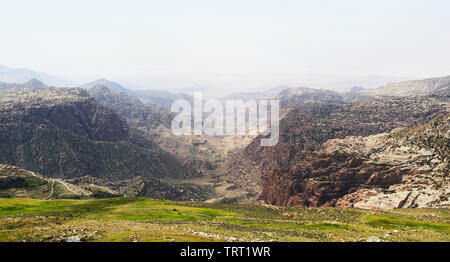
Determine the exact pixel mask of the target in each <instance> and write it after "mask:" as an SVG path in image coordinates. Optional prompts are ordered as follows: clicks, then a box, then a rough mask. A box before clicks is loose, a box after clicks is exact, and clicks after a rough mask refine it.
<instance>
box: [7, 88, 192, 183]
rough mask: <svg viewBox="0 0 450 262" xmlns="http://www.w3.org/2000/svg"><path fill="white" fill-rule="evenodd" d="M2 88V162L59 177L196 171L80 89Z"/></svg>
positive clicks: (182, 174) (111, 177)
mask: <svg viewBox="0 0 450 262" xmlns="http://www.w3.org/2000/svg"><path fill="white" fill-rule="evenodd" d="M0 92H1V93H0V162H3V163H8V164H13V165H16V166H19V167H22V168H25V169H28V170H31V171H34V172H38V173H41V174H43V175H45V176H49V177H58V178H73V177H77V176H86V175H90V176H94V177H99V178H103V179H109V180H121V179H129V178H132V177H135V176H143V177H158V178H160V177H178V178H181V177H192V176H197V175H198V174H197V173H196V172H195V170H194V169H193V168H191V167H189V166H187V165H184V164H182V163H180V162H179V161H178V160H177V159H176V158H174V157H173V156H172V155H170V154H169V153H167V152H165V151H164V150H162V149H161V148H159V147H158V146H157V145H155V144H154V143H153V142H152V141H149V140H148V139H146V138H144V137H142V136H141V135H139V132H138V131H136V130H133V129H130V128H129V127H128V124H127V123H126V121H125V120H124V119H123V118H121V117H120V116H119V115H117V114H116V113H115V112H114V111H113V110H111V109H108V108H106V107H105V106H103V105H100V104H99V103H97V102H96V100H95V99H94V98H92V97H90V96H89V94H88V93H87V91H85V90H83V89H79V88H45V89H26V88H25V89H23V88H20V89H18V88H10V89H5V90H1V91H0Z"/></svg>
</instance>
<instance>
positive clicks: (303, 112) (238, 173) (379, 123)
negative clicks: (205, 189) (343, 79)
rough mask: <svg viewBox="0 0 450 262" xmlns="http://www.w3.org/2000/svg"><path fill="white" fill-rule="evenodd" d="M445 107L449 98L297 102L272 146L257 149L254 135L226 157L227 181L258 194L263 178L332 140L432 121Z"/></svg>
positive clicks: (257, 144) (282, 123) (293, 163)
mask: <svg viewBox="0 0 450 262" xmlns="http://www.w3.org/2000/svg"><path fill="white" fill-rule="evenodd" d="M447 110H448V100H447V99H441V98H433V97H414V98H399V99H368V100H357V101H353V102H349V103H347V102H328V103H307V104H301V105H299V106H298V107H297V108H294V109H293V110H291V111H290V112H289V113H288V114H287V116H286V117H285V118H284V119H282V120H281V121H280V139H279V142H278V144H277V145H276V146H273V147H261V146H260V139H261V137H257V138H256V139H254V140H253V141H252V142H251V143H250V144H249V145H248V146H247V147H246V148H245V149H244V150H240V151H237V152H233V153H232V154H231V155H230V160H229V162H230V163H229V166H230V173H231V174H230V176H229V179H230V180H231V181H233V182H234V183H236V184H238V185H239V186H240V187H241V188H243V189H245V190H247V191H249V192H252V193H253V194H254V195H258V194H260V193H261V186H262V184H263V181H264V180H265V178H267V177H270V176H271V174H274V173H276V170H277V169H285V168H290V167H292V166H295V165H296V164H297V163H298V162H300V161H302V160H303V159H304V158H306V157H308V156H309V155H310V154H311V153H312V152H314V151H315V150H317V149H318V148H320V146H321V145H322V144H323V143H325V142H326V141H328V140H330V139H336V138H345V137H346V136H369V135H374V134H379V133H382V132H387V131H391V130H393V129H394V128H399V127H407V126H410V125H414V124H417V123H420V122H423V121H426V120H430V119H432V118H434V117H436V116H439V115H442V114H445V113H446V112H447ZM280 179H282V178H280ZM265 184H267V183H265Z"/></svg>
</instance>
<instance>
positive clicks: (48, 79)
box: [0, 65, 74, 87]
mask: <svg viewBox="0 0 450 262" xmlns="http://www.w3.org/2000/svg"><path fill="white" fill-rule="evenodd" d="M32 79H36V80H39V81H41V82H43V83H44V84H46V85H49V86H58V87H70V86H73V85H74V83H72V82H71V81H68V80H65V79H63V78H61V77H57V76H52V75H48V74H46V73H42V72H35V71H33V70H30V69H28V68H10V67H7V66H3V65H0V82H5V83H19V84H20V83H25V82H28V81H30V80H32Z"/></svg>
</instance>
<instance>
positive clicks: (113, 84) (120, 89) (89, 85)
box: [80, 78, 133, 94]
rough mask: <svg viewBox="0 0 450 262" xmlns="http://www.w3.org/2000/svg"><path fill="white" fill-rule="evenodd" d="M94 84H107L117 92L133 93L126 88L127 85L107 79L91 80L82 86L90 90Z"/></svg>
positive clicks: (111, 89)
mask: <svg viewBox="0 0 450 262" xmlns="http://www.w3.org/2000/svg"><path fill="white" fill-rule="evenodd" d="M94 86H106V87H107V88H108V89H109V90H110V91H112V92H113V93H116V94H120V93H125V94H131V93H133V92H132V91H131V90H129V89H126V88H125V87H123V86H121V85H120V84H118V83H116V82H113V81H109V80H107V79H104V78H102V79H97V80H95V81H92V82H89V83H87V84H84V85H82V86H80V87H81V88H84V89H86V90H89V89H91V88H93V87H94Z"/></svg>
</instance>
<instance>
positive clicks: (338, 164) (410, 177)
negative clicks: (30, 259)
mask: <svg viewBox="0 0 450 262" xmlns="http://www.w3.org/2000/svg"><path fill="white" fill-rule="evenodd" d="M449 154H450V115H449V114H447V115H446V116H444V117H439V118H436V119H433V120H431V121H429V122H426V123H425V124H419V125H415V126H412V127H409V128H403V129H397V130H394V131H392V132H390V133H384V134H379V135H373V136H368V137H347V138H345V139H333V140H329V141H327V142H325V143H324V144H323V146H322V147H321V148H320V149H319V150H317V151H315V152H314V153H313V154H311V155H309V156H307V157H305V158H304V159H302V160H301V161H300V162H298V163H297V164H296V165H295V167H290V168H286V169H280V170H278V171H277V172H274V173H272V174H271V175H269V176H267V177H266V178H265V180H264V187H263V188H264V190H263V193H262V194H261V196H260V199H262V200H265V201H266V202H268V203H271V204H276V205H288V206H342V207H358V208H370V209H389V208H407V207H437V206H446V205H449V204H450V202H449V196H450V185H449V182H450V178H449V176H448V174H449V167H450V165H449V159H450V157H449Z"/></svg>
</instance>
